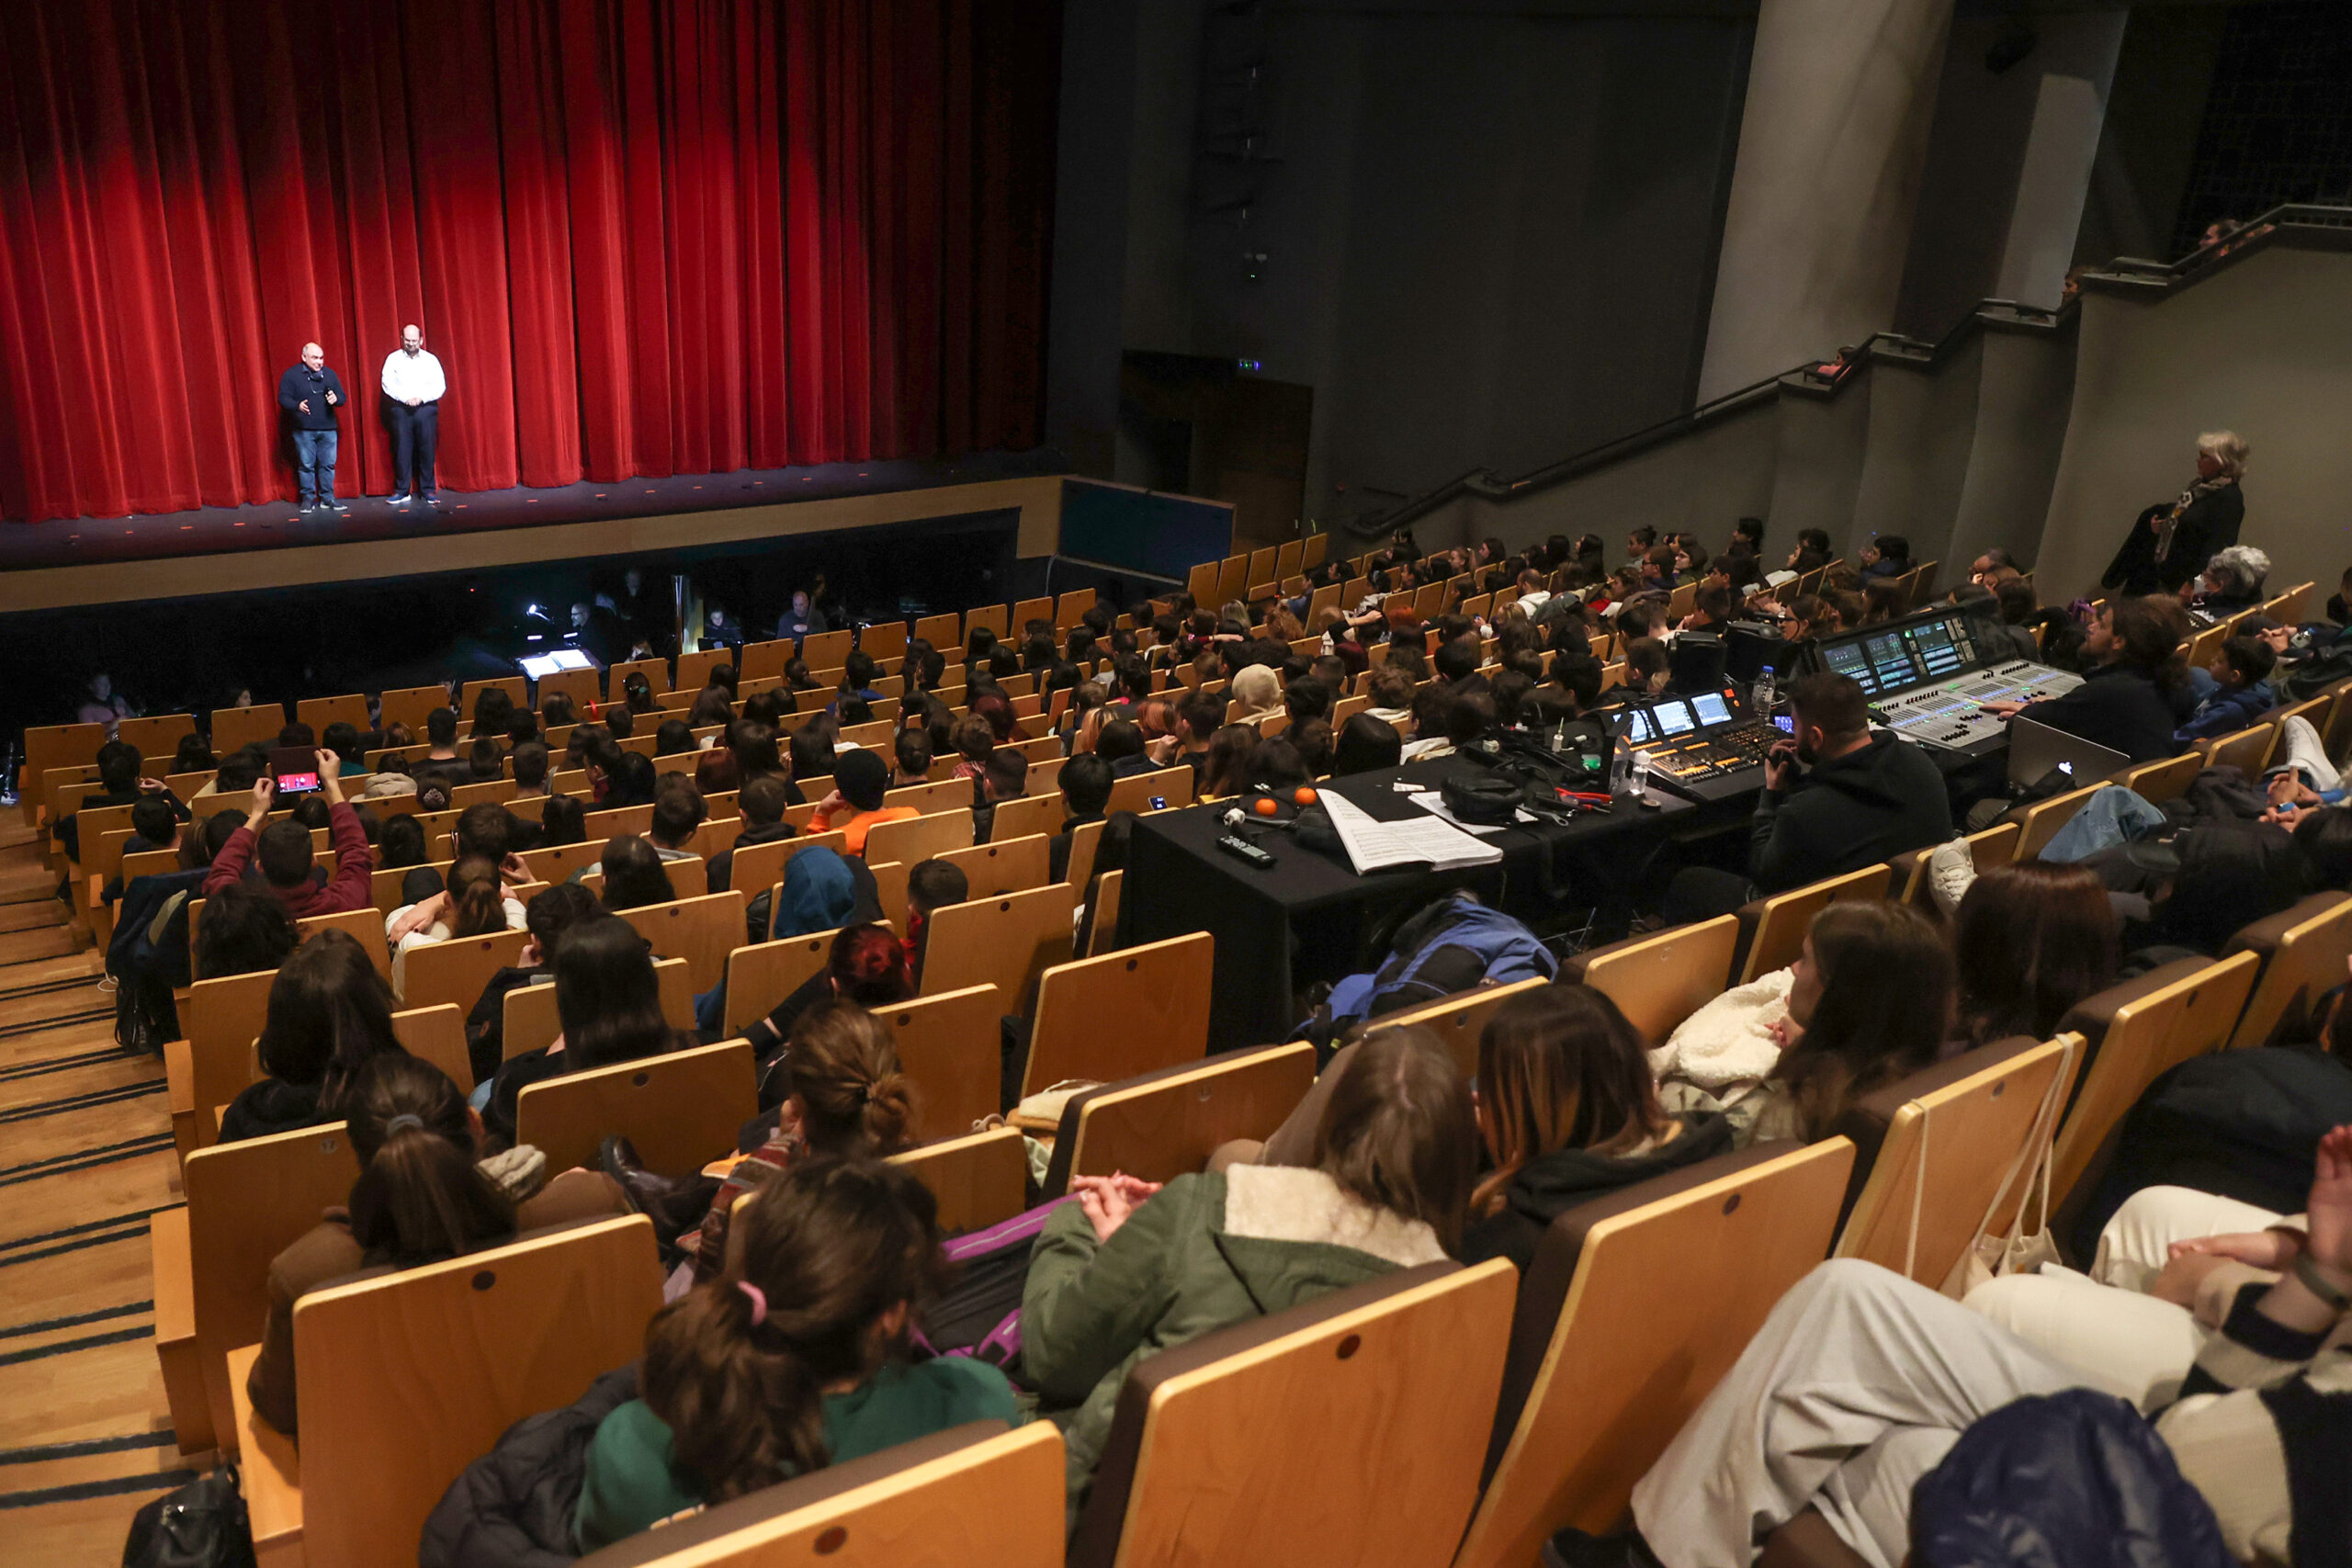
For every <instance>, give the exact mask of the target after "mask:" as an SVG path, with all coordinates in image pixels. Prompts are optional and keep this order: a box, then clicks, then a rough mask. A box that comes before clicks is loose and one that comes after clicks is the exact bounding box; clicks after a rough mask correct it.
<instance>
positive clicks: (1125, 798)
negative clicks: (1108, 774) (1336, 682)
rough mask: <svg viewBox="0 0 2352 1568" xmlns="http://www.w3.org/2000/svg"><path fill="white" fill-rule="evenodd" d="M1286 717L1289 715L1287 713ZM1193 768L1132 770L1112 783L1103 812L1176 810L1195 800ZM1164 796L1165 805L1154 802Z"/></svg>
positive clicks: (1162, 798) (1106, 813) (1105, 813)
mask: <svg viewBox="0 0 2352 1568" xmlns="http://www.w3.org/2000/svg"><path fill="white" fill-rule="evenodd" d="M1285 717H1287V715H1285ZM1154 800H1164V801H1166V802H1167V803H1168V804H1167V805H1166V806H1165V807H1157V806H1154V805H1152V802H1153V801H1154ZM1192 804H1193V770H1192V769H1191V768H1189V767H1185V766H1182V765H1180V766H1177V767H1173V768H1159V769H1156V770H1154V771H1153V772H1151V773H1131V774H1129V775H1128V776H1127V777H1125V778H1123V779H1121V780H1119V781H1118V782H1117V783H1116V784H1113V785H1112V786H1111V800H1110V804H1109V805H1108V806H1106V807H1103V815H1105V816H1109V815H1110V814H1111V813H1112V812H1114V811H1138V812H1140V811H1159V810H1163V809H1164V810H1169V811H1173V810H1175V809H1176V808H1177V807H1183V806H1190V805H1192Z"/></svg>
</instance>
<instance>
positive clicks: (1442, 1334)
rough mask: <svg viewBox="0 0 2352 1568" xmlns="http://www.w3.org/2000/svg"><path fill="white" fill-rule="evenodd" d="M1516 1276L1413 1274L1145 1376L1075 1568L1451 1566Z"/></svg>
mask: <svg viewBox="0 0 2352 1568" xmlns="http://www.w3.org/2000/svg"><path fill="white" fill-rule="evenodd" d="M1517 1278H1518V1271H1517V1270H1516V1269H1512V1268H1511V1266H1510V1264H1509V1263H1507V1262H1504V1261H1502V1260H1501V1259H1499V1258H1498V1259H1496V1260H1494V1261H1492V1262H1489V1263H1483V1264H1480V1265H1478V1266H1477V1267H1476V1268H1473V1269H1464V1268H1462V1267H1460V1266H1459V1265H1456V1264H1453V1263H1432V1264H1426V1265H1423V1266H1422V1267H1420V1268H1417V1269H1399V1270H1398V1271H1397V1272H1396V1273H1394V1274H1391V1275H1388V1276H1386V1277H1385V1278H1384V1279H1379V1280H1371V1281H1368V1282H1367V1283H1364V1284H1361V1285H1354V1286H1351V1287H1349V1288H1347V1289H1345V1290H1340V1291H1334V1292H1331V1293H1330V1294H1329V1295H1327V1296H1324V1297H1322V1298H1320V1299H1319V1300H1317V1301H1313V1302H1309V1303H1306V1304H1305V1305H1302V1306H1297V1307H1293V1308H1292V1309H1290V1310H1289V1311H1287V1312H1280V1313H1276V1314H1272V1316H1269V1317H1262V1318H1258V1319H1255V1320H1252V1321H1250V1322H1248V1323H1242V1324H1238V1325H1234V1326H1233V1327H1230V1328H1224V1329H1219V1330H1218V1331H1217V1332H1216V1333H1214V1334H1207V1335H1204V1336H1202V1337H1200V1338H1198V1339H1195V1340H1193V1341H1192V1342H1191V1343H1189V1344H1186V1345H1181V1346H1178V1347H1176V1348H1174V1349H1170V1350H1162V1351H1161V1352H1159V1354H1158V1355H1156V1356H1151V1357H1148V1358H1147V1359H1144V1360H1142V1361H1140V1362H1138V1363H1137V1364H1136V1366H1135V1367H1134V1368H1133V1369H1131V1370H1130V1371H1128V1373H1127V1376H1126V1381H1125V1383H1124V1384H1123V1385H1122V1386H1121V1388H1120V1390H1119V1402H1118V1411H1117V1414H1116V1416H1114V1418H1113V1421H1112V1427H1111V1434H1110V1437H1109V1438H1108V1439H1107V1441H1106V1442H1105V1444H1104V1447H1103V1459H1102V1462H1101V1463H1100V1464H1099V1465H1098V1466H1097V1467H1096V1469H1095V1472H1094V1488H1093V1491H1092V1493H1091V1495H1089V1497H1088V1499H1087V1501H1086V1503H1085V1505H1084V1506H1083V1507H1082V1508H1081V1509H1080V1513H1079V1517H1078V1528H1077V1529H1076V1530H1075V1531H1074V1532H1073V1534H1072V1535H1071V1537H1070V1543H1069V1558H1068V1562H1069V1564H1070V1568H1106V1565H1110V1568H1144V1565H1145V1564H1163V1563H1164V1564H1176V1563H1193V1562H1204V1563H1205V1562H1214V1563H1217V1564H1219V1565H1220V1568H1256V1565H1259V1564H1265V1565H1268V1568H1272V1565H1274V1564H1283V1565H1284V1568H1288V1565H1291V1564H1295V1563H1299V1562H1333V1563H1338V1562H1377V1563H1380V1564H1382V1568H1442V1564H1444V1563H1446V1562H1448V1561H1450V1560H1451V1558H1452V1556H1453V1549H1454V1546H1455V1544H1456V1543H1457V1542H1458V1541H1459V1540H1461V1539H1462V1526H1463V1522H1464V1520H1465V1519H1467V1518H1468V1517H1470V1506H1471V1504H1472V1503H1473V1502H1474V1501H1475V1500H1476V1496H1477V1491H1478V1454H1479V1450H1480V1444H1481V1440H1482V1439H1483V1438H1484V1436H1485V1433H1486V1429H1487V1424H1488V1421H1489V1419H1490V1418H1491V1416H1492V1413H1493V1410H1494V1398H1495V1390H1496V1388H1497V1386H1498V1383H1499V1382H1500V1381H1501V1377H1502V1364H1503V1348H1504V1343H1505V1340H1506V1338H1507V1337H1508V1336H1509V1333H1510V1307H1511V1295H1512V1291H1513V1288H1514V1286H1515V1284H1516V1282H1517ZM1528 1561H1530V1562H1532V1561H1533V1558H1532V1555H1531V1556H1530V1557H1529V1559H1528Z"/></svg>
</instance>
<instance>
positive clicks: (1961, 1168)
mask: <svg viewBox="0 0 2352 1568" xmlns="http://www.w3.org/2000/svg"><path fill="white" fill-rule="evenodd" d="M2081 1045H2082V1041H2081V1038H2080V1037H2079V1036H2076V1035H2072V1034H2064V1035H2061V1036H2059V1037H2058V1038H2057V1039H2056V1040H2046V1041H2037V1042H2032V1043H2027V1042H2022V1041H2000V1042H1996V1043H1993V1044H1991V1045H1986V1046H1983V1047H1981V1048H1979V1049H1977V1050H1974V1051H1971V1052H1968V1053H1966V1054H1965V1055H1962V1056H1958V1057H1955V1058H1954V1059H1953V1060H1952V1061H1951V1062H1946V1063H1941V1064H1939V1065H1938V1066H1935V1067H1931V1068H1929V1069H1928V1071H1927V1072H1925V1073H1920V1074H1915V1075H1914V1076H1913V1077H1909V1078H1905V1079H1904V1080H1903V1081H1902V1082H1901V1083H1897V1084H1893V1085H1890V1086H1888V1088H1887V1089H1884V1090H1883V1091H1881V1093H1880V1094H1879V1095H1878V1096H1874V1097H1866V1098H1869V1099H1871V1100H1873V1101H1874V1103H1872V1105H1871V1109H1870V1111H1868V1112H1865V1113H1863V1116H1858V1117H1857V1118H1856V1120H1862V1119H1864V1117H1868V1118H1869V1119H1872V1120H1878V1119H1880V1118H1883V1120H1882V1121H1881V1125H1883V1128H1884V1131H1883V1134H1881V1136H1880V1138H1879V1143H1878V1146H1877V1148H1876V1149H1875V1150H1874V1151H1873V1156H1872V1158H1871V1166H1870V1176H1869V1178H1868V1179H1867V1180H1865V1181H1864V1182H1863V1183H1862V1186H1861V1190H1860V1195H1859V1196H1858V1197H1857V1198H1856V1199H1855V1201H1854V1205H1853V1212H1852V1213H1850V1214H1849V1215H1848V1216H1847V1220H1846V1224H1845V1228H1844V1230H1843V1231H1842V1232H1841V1233H1840V1234H1839V1235H1838V1257H1840V1258H1862V1259H1864V1260H1865V1261H1868V1262H1871V1263H1876V1264H1879V1265H1880V1266H1882V1267H1883V1268H1887V1269H1894V1271H1895V1272H1896V1273H1898V1274H1901V1273H1904V1272H1905V1270H1906V1269H1907V1270H1908V1271H1909V1273H1908V1278H1910V1279H1911V1280H1916V1281H1917V1282H1918V1283H1920V1284H1923V1285H1925V1286H1927V1287H1928V1289H1929V1290H1934V1289H1937V1288H1938V1287H1939V1286H1941V1285H1942V1283H1943V1282H1944V1280H1945V1277H1946V1276H1948V1275H1949V1274H1951V1269H1952V1265H1953V1264H1954V1263H1956V1262H1958V1261H1959V1260H1960V1256H1961V1254H1962V1252H1963V1251H1965V1250H1966V1249H1967V1248H1968V1247H1969V1246H1970V1245H1971V1244H1972V1243H1973V1242H1974V1240H1975V1239H1976V1226H1977V1224H1978V1223H1979V1222H1981V1221H1982V1220H1984V1218H1985V1210H1986V1209H1988V1208H1989V1207H1991V1206H1992V1203H1993V1201H1994V1197H1995V1195H1996V1193H1997V1192H1998V1191H1999V1190H2000V1186H2001V1181H2002V1179H2003V1177H2004V1176H2006V1175H2007V1173H2008V1171H2009V1168H2010V1167H2011V1166H2012V1165H2014V1164H2015V1163H2016V1162H2017V1158H2018V1154H2019V1153H2020V1152H2021V1151H2023V1150H2024V1149H2025V1147H2026V1145H2027V1142H2028V1140H2029V1137H2030V1134H2031V1132H2032V1130H2033V1126H2034V1122H2035V1121H2036V1120H2037V1118H2038V1117H2039V1116H2040V1114H2041V1107H2042V1103H2043V1100H2044V1097H2045V1096H2046V1095H2048V1094H2049V1093H2050V1092H2051V1088H2052V1084H2057V1090H2056V1092H2057V1094H2058V1095H2059V1097H2060V1100H2061V1102H2062V1103H2063V1102H2064V1096H2065V1094H2066V1090H2067V1088H2068V1085H2067V1084H2065V1083H2060V1082H2059V1081H2058V1079H2059V1075H2060V1074H2061V1073H2062V1072H2063V1073H2065V1074H2068V1075H2072V1074H2073V1072H2074V1071H2075V1061H2076V1054H2077V1053H2079V1051H2080V1048H2081ZM1898 1094H1900V1095H1903V1096H1904V1098H1903V1099H1902V1100H1896V1101H1895V1103H1894V1107H1893V1109H1892V1111H1891V1113H1889V1112H1888V1108H1887V1107H1886V1104H1885V1102H1886V1101H1887V1100H1893V1099H1894V1096H1896V1095H1898ZM1841 1130H1842V1126H1841ZM2023 1180H2024V1178H2023V1176H2022V1175H2020V1176H2019V1177H2018V1179H2016V1180H2014V1181H2012V1182H2011V1184H2010V1190H2009V1192H2008V1194H2007V1198H2006V1199H2005V1200H2004V1209H2005V1213H2004V1214H2003V1215H2002V1216H2000V1218H2001V1220H2002V1223H2004V1224H2006V1223H2007V1205H2008V1204H2011V1203H2014V1202H2016V1201H2019V1200H2021V1199H2022V1197H2023V1193H2022V1191H2021V1190H2020V1183H2022V1181H2023ZM1923 1181H1924V1182H1925V1186H1924V1188H1923V1187H1922V1185H1921V1183H1922V1182H1923ZM1915 1214H1916V1216H1917V1224H1916V1227H1915V1224H1914V1216H1915Z"/></svg>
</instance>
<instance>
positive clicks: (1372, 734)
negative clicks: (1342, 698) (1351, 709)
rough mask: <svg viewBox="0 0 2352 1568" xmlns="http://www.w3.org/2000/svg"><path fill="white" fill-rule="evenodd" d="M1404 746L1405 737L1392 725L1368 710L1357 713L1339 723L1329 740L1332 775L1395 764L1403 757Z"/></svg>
mask: <svg viewBox="0 0 2352 1568" xmlns="http://www.w3.org/2000/svg"><path fill="white" fill-rule="evenodd" d="M1404 750H1405V742H1404V739H1403V738H1402V737H1401V736H1399V735H1398V734H1397V727H1396V726H1395V725H1393V724H1390V723H1389V722H1388V721H1387V720H1385V719H1383V718H1376V717H1374V716H1373V715H1372V714H1371V713H1370V712H1369V711H1366V712H1363V713H1359V714H1356V715H1354V716H1351V717H1350V718H1349V720H1348V721H1347V723H1345V724H1343V725H1341V726H1340V733H1339V736H1338V738H1337V739H1335V740H1334V741H1333V742H1332V747H1331V776H1332V777H1333V778H1346V777H1348V776H1349V775H1350V774H1352V773H1377V772H1379V771H1380V770H1381V769H1383V768H1393V767H1396V766H1397V764H1398V763H1399V762H1400V761H1403V756H1404Z"/></svg>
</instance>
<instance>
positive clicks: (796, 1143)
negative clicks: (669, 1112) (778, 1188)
mask: <svg viewBox="0 0 2352 1568" xmlns="http://www.w3.org/2000/svg"><path fill="white" fill-rule="evenodd" d="M778 1067H779V1070H780V1072H781V1074H782V1076H783V1078H784V1081H785V1084H786V1090H785V1100H784V1105H783V1114H782V1117H781V1119H780V1121H779V1123H778V1125H777V1129H776V1133H775V1136H774V1137H771V1138H770V1139H768V1141H767V1142H766V1143H764V1144H762V1145H760V1146H759V1147H758V1148H756V1149H753V1150H752V1152H751V1153H750V1154H748V1155H746V1156H743V1157H742V1158H741V1159H740V1160H738V1161H736V1162H735V1165H734V1167H733V1168H731V1169H730V1170H729V1172H728V1173H727V1179H726V1180H724V1181H722V1182H720V1183H719V1186H718V1194H717V1195H716V1196H715V1197H713V1198H712V1199H711V1201H710V1211H709V1213H707V1215H705V1216H704V1217H703V1219H702V1221H701V1229H700V1234H699V1236H698V1238H697V1239H696V1240H695V1242H694V1244H693V1253H694V1277H695V1281H696V1282H697V1283H700V1282H701V1281H703V1280H710V1279H714V1278H716V1277H717V1276H718V1274H719V1273H720V1272H721V1271H722V1269H724V1268H725V1265H726V1260H727V1233H728V1225H729V1215H730V1213H732V1211H733V1209H734V1207H735V1202H736V1200H737V1199H739V1198H741V1196H742V1195H743V1194H744V1193H746V1192H749V1191H751V1190H752V1189H754V1188H756V1187H760V1186H763V1185H765V1184H766V1183H767V1182H769V1181H771V1180H773V1179H775V1174H776V1173H777V1172H778V1171H780V1170H784V1169H786V1168H788V1167H790V1166H792V1165H794V1164H796V1163H797V1162H799V1161H801V1160H805V1159H812V1158H818V1157H825V1158H834V1157H839V1158H879V1157H881V1156H887V1155H893V1154H896V1153H898V1152H899V1150H900V1149H902V1148H904V1147H906V1146H907V1145H908V1143H909V1142H910V1139H911V1136H912V1134H913V1132H914V1129H915V1125H916V1120H915V1119H916V1116H917V1114H918V1112H919V1110H920V1105H919V1102H918V1100H917V1098H916V1093H915V1086H914V1084H913V1082H912V1081H911V1080H910V1079H909V1078H908V1077H906V1076H905V1075H904V1074H903V1073H901V1072H900V1071H899V1047H898V1036H897V1035H896V1034H894V1033H892V1032H891V1030H890V1026H889V1025H888V1024H887V1023H885V1022H883V1021H881V1020H880V1019H878V1018H876V1017H875V1016H874V1015H873V1014H872V1013H870V1012H868V1011H866V1010H865V1009H864V1008H863V1007H860V1006H859V1005H857V1004H856V1003H855V1002H852V1001H846V1000H843V999H842V998H838V997H835V998H828V999H827V1000H824V1001H820V1002H819V1003H818V1004H817V1005H816V1006H814V1007H812V1008H810V1009H809V1010H808V1011H807V1012H804V1013H802V1014H801V1015H800V1016H799V1017H798V1018H797V1019H796V1020H794V1021H793V1025H792V1048H791V1049H790V1050H789V1051H786V1053H785V1054H784V1056H783V1058H782V1060H781V1061H780V1062H779V1064H778ZM630 1163H632V1164H633V1163H634V1161H633V1160H632V1161H631V1162H630ZM628 1179H629V1178H628V1177H627V1176H624V1178H623V1180H624V1181H628ZM632 1184H633V1183H632Z"/></svg>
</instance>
